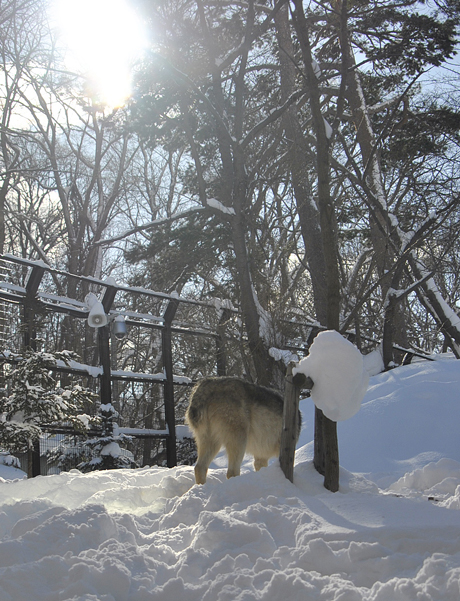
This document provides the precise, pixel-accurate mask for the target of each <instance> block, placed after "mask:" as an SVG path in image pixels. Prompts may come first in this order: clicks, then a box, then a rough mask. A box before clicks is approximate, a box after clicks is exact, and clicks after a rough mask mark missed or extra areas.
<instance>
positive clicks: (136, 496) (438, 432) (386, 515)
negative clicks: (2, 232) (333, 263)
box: [0, 361, 460, 601]
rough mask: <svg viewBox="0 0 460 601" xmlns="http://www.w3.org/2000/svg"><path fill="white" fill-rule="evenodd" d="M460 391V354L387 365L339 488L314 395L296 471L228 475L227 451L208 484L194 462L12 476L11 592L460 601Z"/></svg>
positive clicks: (1, 548) (5, 549)
mask: <svg viewBox="0 0 460 601" xmlns="http://www.w3.org/2000/svg"><path fill="white" fill-rule="evenodd" d="M459 390H460V362H458V361H440V362H436V363H429V364H428V363H420V364H417V365H413V366H408V367H403V368H398V369H396V370H393V371H392V372H389V373H386V374H380V375H379V376H376V377H373V378H372V379H371V385H370V387H369V390H368V392H367V394H366V396H365V398H364V401H363V405H362V409H361V411H360V412H359V413H358V414H357V415H356V416H355V417H353V418H352V419H349V420H347V421H346V422H343V423H341V424H339V426H340V428H343V431H342V432H341V431H340V428H339V444H340V452H341V457H342V465H344V466H345V467H346V468H347V469H345V468H342V470H341V474H340V492H338V493H335V494H333V493H330V492H328V491H326V490H325V489H324V487H323V485H322V482H323V478H322V477H321V476H319V475H318V474H317V473H316V472H315V470H314V469H313V467H312V464H311V461H310V460H309V453H310V448H311V444H312V443H311V432H312V421H313V420H312V418H313V404H312V403H311V400H305V401H302V404H301V406H302V409H303V413H304V422H305V427H304V429H303V431H302V434H301V439H300V441H299V449H298V452H297V463H296V467H295V471H294V484H291V483H290V482H289V481H288V480H286V479H285V478H284V476H283V474H282V472H281V470H280V468H279V466H278V464H277V462H276V461H274V462H273V463H272V464H271V465H269V467H268V468H264V469H262V470H261V471H260V472H258V473H254V472H253V471H252V469H251V468H250V467H248V465H249V461H248V463H247V466H246V467H245V468H244V470H243V471H244V473H243V474H242V475H241V476H240V477H237V478H232V479H231V480H226V478H225V470H224V469H221V468H220V467H219V461H221V460H222V461H224V459H223V458H222V457H221V458H220V459H219V458H217V460H216V464H215V468H214V469H211V470H210V472H209V478H208V482H207V483H206V484H205V485H204V486H196V485H194V477H193V468H192V467H185V466H182V467H177V468H173V469H170V470H168V469H165V468H159V467H152V468H145V469H140V470H113V471H106V472H95V473H90V474H81V473H80V472H78V471H76V470H73V471H72V472H69V473H63V474H61V475H56V476H46V477H38V478H35V479H33V480H29V481H27V480H15V481H7V480H3V481H0V601H150V600H161V601H202V600H203V601H253V600H254V601H256V600H257V601H286V600H287V599H289V601H305V600H307V599H312V600H316V601H415V600H417V601H458V599H459V598H460V584H459V583H460V543H459V541H460V512H459V511H458V509H459V507H460V504H459V501H460V445H459V444H458V424H459V420H460V403H459V392H458V391H459ZM401 421H402V422H403V423H402V424H400V422H401ZM429 424H431V427H429ZM12 469H13V468H10V467H8V468H6V467H4V468H3V470H2V471H0V476H1V475H3V476H4V477H5V476H7V475H8V473H10V470H12ZM347 470H348V471H347ZM358 472H366V477H365V476H363V475H362V474H360V473H358ZM15 475H16V474H13V477H15ZM382 479H386V480H388V484H387V485H385V488H379V487H378V486H377V484H376V482H379V483H381V481H382ZM380 486H382V484H380Z"/></svg>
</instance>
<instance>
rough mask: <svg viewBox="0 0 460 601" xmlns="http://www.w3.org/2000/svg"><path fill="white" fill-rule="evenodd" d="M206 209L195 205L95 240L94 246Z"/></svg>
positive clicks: (109, 242) (121, 238)
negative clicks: (115, 234) (110, 236)
mask: <svg viewBox="0 0 460 601" xmlns="http://www.w3.org/2000/svg"><path fill="white" fill-rule="evenodd" d="M205 210H206V207H195V208H194V209H189V210H187V211H183V212H182V213H177V215H172V216H171V217H164V218H163V219H155V220H154V221H149V222H148V223H143V224H142V225H138V226H136V227H133V228H131V229H129V230H126V231H124V232H122V233H121V234H118V236H113V237H112V238H105V239H103V240H97V241H96V242H94V246H102V245H104V246H105V245H108V244H112V243H113V242H118V241H119V240H123V239H124V238H128V237H129V236H132V235H133V234H136V233H137V232H144V231H146V230H150V229H153V228H156V227H160V226H162V225H165V224H169V223H174V221H179V219H185V218H187V217H191V216H193V215H197V214H198V213H202V212H203V211H205Z"/></svg>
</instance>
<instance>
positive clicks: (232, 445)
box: [225, 430, 247, 478]
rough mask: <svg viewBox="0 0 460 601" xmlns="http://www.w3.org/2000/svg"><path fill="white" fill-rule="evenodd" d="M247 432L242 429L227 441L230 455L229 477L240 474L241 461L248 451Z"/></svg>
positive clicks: (226, 447)
mask: <svg viewBox="0 0 460 601" xmlns="http://www.w3.org/2000/svg"><path fill="white" fill-rule="evenodd" d="M246 442H247V434H246V432H245V431H244V430H243V431H240V432H238V433H234V434H233V436H232V437H231V438H230V439H229V440H227V441H226V443H225V450H226V451H227V457H228V469H227V478H233V477H234V476H239V475H240V468H241V463H242V461H243V457H244V453H245V452H246Z"/></svg>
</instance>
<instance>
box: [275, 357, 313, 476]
mask: <svg viewBox="0 0 460 601" xmlns="http://www.w3.org/2000/svg"><path fill="white" fill-rule="evenodd" d="M294 365H295V363H294V362H291V363H289V365H288V366H287V371H286V383H285V389H284V409H283V430H282V432H281V444H280V466H281V469H282V470H283V473H284V475H285V476H286V478H287V479H288V480H290V481H291V482H293V481H294V458H295V447H296V444H297V430H298V428H299V396H300V390H301V388H303V387H308V388H312V386H313V382H312V380H311V379H310V378H306V377H305V376H304V375H303V374H296V375H295V376H293V375H292V369H293V367H294Z"/></svg>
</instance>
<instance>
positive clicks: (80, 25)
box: [52, 0, 147, 108]
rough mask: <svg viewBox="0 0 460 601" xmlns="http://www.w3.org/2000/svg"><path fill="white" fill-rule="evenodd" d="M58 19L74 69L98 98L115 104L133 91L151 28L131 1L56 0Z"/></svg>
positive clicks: (57, 24) (53, 11)
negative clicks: (136, 67)
mask: <svg viewBox="0 0 460 601" xmlns="http://www.w3.org/2000/svg"><path fill="white" fill-rule="evenodd" d="M52 17H53V21H54V23H55V25H56V27H57V29H58V31H59V33H60V39H61V41H62V43H63V45H64V49H65V62H66V64H67V67H68V68H69V69H72V70H75V71H77V72H79V73H82V74H83V75H84V76H85V77H86V79H87V84H88V86H89V89H90V90H91V93H92V94H93V95H94V96H95V97H97V99H98V101H100V102H103V103H105V104H107V105H108V106H109V107H112V108H115V107H118V106H122V105H123V104H124V103H125V102H126V100H127V98H128V97H129V96H130V94H131V86H132V73H133V63H134V62H135V61H136V60H137V59H139V58H141V56H142V54H143V52H145V50H146V48H147V30H146V27H145V25H144V23H143V22H142V20H141V19H140V18H139V16H138V15H137V14H136V12H135V11H134V9H133V8H132V7H131V6H130V4H129V2H128V1H127V0H54V2H53V9H52Z"/></svg>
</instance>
